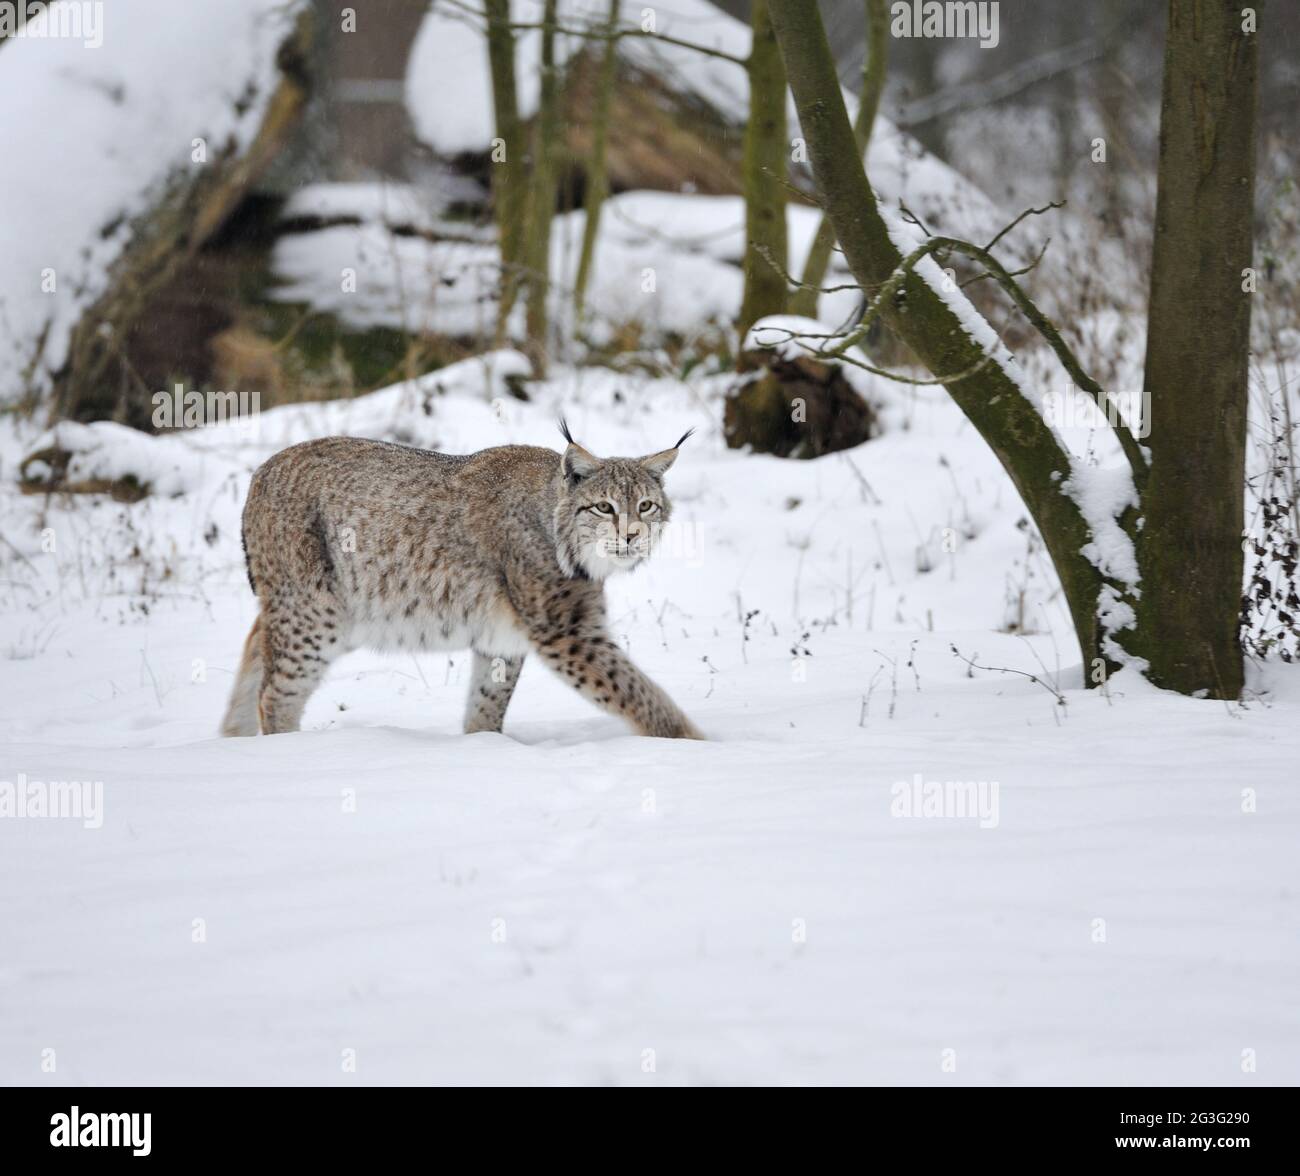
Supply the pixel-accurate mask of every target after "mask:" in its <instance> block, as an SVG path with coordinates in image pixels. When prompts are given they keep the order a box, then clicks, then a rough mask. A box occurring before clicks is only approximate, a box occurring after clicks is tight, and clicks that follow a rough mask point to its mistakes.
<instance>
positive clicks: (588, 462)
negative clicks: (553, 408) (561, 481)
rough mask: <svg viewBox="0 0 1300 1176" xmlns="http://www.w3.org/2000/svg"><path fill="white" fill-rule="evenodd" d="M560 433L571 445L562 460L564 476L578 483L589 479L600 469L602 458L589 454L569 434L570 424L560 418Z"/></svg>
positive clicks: (561, 467) (561, 466) (561, 465)
mask: <svg viewBox="0 0 1300 1176" xmlns="http://www.w3.org/2000/svg"><path fill="white" fill-rule="evenodd" d="M560 432H561V433H563V434H564V439H565V440H566V441H567V442H568V443H569V446H568V448H567V449H566V450H565V451H564V455H563V456H562V457H561V458H560V469H561V470H562V471H563V472H564V476H565V477H566V478H568V479H569V481H570V482H578V481H581V480H582V479H583V478H586V477H589V476H590V475H592V474H594V473H595V472H596V470H597V469H599V468H600V458H598V457H596V456H595V454H592V453H588V452H587V450H585V449H583V447H582V446H581V445H579V444H578V443H577V442H576V441H575V440H574V439H573V434H572V433H570V432H569V425H568V422H566V421H565V419H564V418H563V417H560Z"/></svg>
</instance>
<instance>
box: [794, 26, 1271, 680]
mask: <svg viewBox="0 0 1300 1176" xmlns="http://www.w3.org/2000/svg"><path fill="white" fill-rule="evenodd" d="M769 3H770V8H771V14H772V21H773V25H774V27H775V29H776V33H777V37H778V40H779V42H780V45H781V50H782V54H783V56H784V59H785V64H786V70H787V72H788V74H789V78H790V85H791V89H792V90H793V91H794V96H795V104H796V106H797V107H798V110H799V117H800V122H801V123H802V125H803V129H804V134H805V136H806V137H807V140H808V148H809V155H810V158H811V162H812V166H813V172H814V175H815V177H816V179H817V183H818V186H819V188H820V190H821V193H822V198H823V202H824V207H825V210H826V213H827V215H828V217H829V218H830V220H831V223H832V225H833V227H834V229H835V233H836V236H837V237H838V239H839V241H840V243H841V245H842V247H843V249H844V255H845V260H846V261H847V263H848V266H849V268H850V270H851V271H852V273H853V275H854V278H855V279H856V280H857V281H858V283H859V284H860V285H861V286H862V288H863V289H864V291H866V292H867V294H868V295H872V294H874V293H875V291H877V290H879V288H880V287H881V286H882V284H883V283H884V282H886V281H887V280H888V279H889V278H890V276H891V275H892V274H894V273H895V271H896V270H898V268H899V266H900V262H901V260H902V259H901V257H900V255H899V252H898V250H897V249H896V248H895V246H894V244H893V242H892V240H891V239H890V236H889V233H888V231H887V229H886V226H885V223H884V221H883V220H882V219H881V216H880V211H879V209H878V207H877V205H876V202H875V197H874V194H873V193H872V190H871V186H870V184H869V183H868V182H867V177H866V173H865V171H864V170H863V168H862V165H861V162H860V159H859V157H858V156H857V153H856V151H855V143H854V140H853V131H852V128H851V127H850V126H849V121H848V116H847V113H846V112H845V109H844V104H843V100H842V98H841V96H840V91H839V85H838V82H837V80H836V75H835V66H834V61H833V59H832V57H831V52H830V47H829V45H828V44H827V41H826V34H825V31H824V29H823V27H822V23H821V17H820V14H819V13H818V11H817V8H816V6H815V5H809V4H805V3H804V2H803V0H769ZM1241 21H1242V14H1241V12H1240V10H1239V9H1237V8H1234V7H1233V6H1231V5H1228V4H1226V3H1225V2H1224V0H1170V4H1169V34H1168V35H1169V42H1168V46H1167V49H1166V56H1165V82H1164V101H1163V105H1162V114H1161V150H1160V170H1159V196H1158V200H1157V211H1158V224H1157V231H1156V234H1157V235H1156V247H1155V253H1154V257H1153V266H1152V289H1151V319H1150V324H1149V331H1148V337H1149V343H1148V353H1147V388H1148V390H1149V391H1150V393H1151V408H1152V421H1151V436H1150V438H1149V442H1150V444H1149V451H1150V465H1149V468H1147V467H1143V468H1142V469H1141V471H1140V473H1141V477H1140V478H1139V479H1138V488H1139V494H1140V498H1139V507H1138V509H1137V510H1136V511H1130V512H1128V514H1127V515H1126V516H1125V517H1124V518H1123V519H1121V520H1120V522H1121V524H1122V525H1123V526H1124V528H1125V529H1126V530H1127V532H1128V534H1129V536H1130V538H1133V539H1134V541H1135V548H1136V551H1137V555H1138V567H1139V573H1140V584H1139V588H1140V598H1139V599H1137V600H1136V602H1135V603H1136V612H1135V625H1134V627H1133V628H1131V629H1128V630H1121V631H1120V632H1118V633H1117V634H1115V635H1114V636H1115V637H1116V638H1122V642H1123V647H1122V648H1123V652H1124V653H1130V654H1136V655H1138V656H1140V657H1142V658H1145V659H1146V661H1147V663H1148V669H1149V672H1150V674H1151V677H1152V678H1153V680H1154V681H1155V682H1156V683H1157V684H1158V685H1161V686H1165V687H1168V688H1170V689H1175V690H1179V691H1182V692H1184V693H1198V692H1202V691H1203V692H1205V693H1206V694H1209V695H1212V696H1216V697H1234V696H1235V695H1236V694H1237V693H1238V691H1239V690H1240V687H1241V655H1240V650H1239V648H1238V644H1237V625H1238V616H1239V608H1240V601H1241V592H1242V582H1241V578H1242V563H1241V561H1242V554H1241V548H1240V542H1241V528H1242V498H1243V478H1244V472H1245V471H1244V428H1245V408H1246V389H1247V386H1246V374H1247V372H1246V362H1247V355H1248V352H1247V347H1248V344H1249V315H1250V307H1249V301H1248V297H1249V296H1248V295H1246V294H1244V293H1243V291H1242V289H1241V282H1242V270H1243V269H1245V268H1246V267H1248V266H1249V263H1250V257H1251V216H1252V200H1251V197H1252V190H1253V172H1254V117H1255V103H1256V100H1255V92H1256V49H1255V44H1254V37H1253V35H1250V34H1246V33H1244V32H1243V30H1242V28H1241ZM901 293H902V297H901V299H900V298H894V299H891V300H890V301H889V303H888V304H887V305H886V306H885V307H884V308H883V316H884V318H885V320H886V322H887V323H888V324H889V326H890V327H891V328H892V329H893V330H894V331H895V333H896V334H897V335H898V336H899V337H900V338H901V339H902V340H903V341H904V342H905V343H906V344H907V345H908V346H909V347H910V348H911V349H912V350H913V352H915V353H916V355H917V356H918V358H919V359H920V360H921V362H922V363H923V364H925V365H926V366H927V367H928V368H929V369H930V370H931V371H932V372H935V373H948V372H952V373H968V372H971V370H972V368H975V365H976V364H977V363H978V362H979V360H980V358H981V348H980V346H979V345H978V344H976V343H975V341H974V340H973V339H972V338H971V336H970V334H969V333H968V331H967V329H966V328H965V326H964V325H963V324H962V322H961V320H960V319H959V318H958V316H957V315H956V314H955V313H954V312H953V311H952V310H951V309H950V308H949V306H948V305H947V304H946V303H945V302H944V301H943V300H942V299H941V298H940V297H939V295H938V293H937V292H936V291H935V290H934V289H933V288H931V286H930V285H929V284H928V283H927V282H925V281H924V280H922V279H921V278H919V277H918V276H917V275H916V273H915V272H912V271H909V272H908V274H907V277H906V279H905V281H904V282H903V286H902V291H901ZM948 391H949V393H950V394H951V395H952V397H953V399H954V400H956V402H957V404H958V405H959V406H960V408H961V409H962V411H963V412H964V413H965V414H966V416H967V417H968V418H969V419H970V421H971V423H972V424H974V425H975V427H976V429H977V430H978V431H979V433H980V435H981V436H982V437H983V438H984V440H985V441H986V442H987V443H988V445H989V446H990V448H992V450H993V451H994V453H995V454H996V455H997V457H998V459H999V460H1000V461H1001V463H1002V465H1003V467H1004V468H1005V469H1006V470H1007V473H1008V474H1009V475H1010V477H1011V480H1012V482H1013V483H1014V484H1015V486H1016V489H1017V490H1018V491H1019V492H1020V495H1021V497H1022V498H1023V499H1024V502H1025V505H1026V506H1027V507H1028V508H1029V510H1030V512H1031V514H1032V515H1033V517H1034V521H1035V522H1036V524H1037V526H1038V529H1039V531H1040V532H1041V533H1042V536H1043V540H1044V542H1045V543H1046V545H1047V549H1048V552H1049V554H1050V555H1051V557H1052V561H1053V563H1054V564H1055V566H1056V570H1057V574H1058V575H1059V577H1060V580H1061V586H1062V589H1063V591H1064V593H1065V598H1066V601H1067V603H1068V605H1069V608H1070V612H1071V615H1072V617H1073V619H1074V626H1075V630H1076V633H1077V634H1078V638H1079V645H1080V648H1081V650H1082V653H1083V657H1084V660H1085V665H1088V664H1089V663H1092V664H1096V662H1097V661H1098V660H1100V661H1101V662H1103V663H1105V664H1114V657H1113V656H1112V655H1114V654H1118V653H1120V650H1119V648H1118V647H1117V646H1112V645H1109V644H1104V643H1103V640H1102V638H1103V633H1102V631H1101V626H1100V623H1099V620H1098V604H1099V598H1100V597H1101V596H1102V594H1103V591H1104V590H1106V589H1110V590H1113V591H1114V592H1116V593H1117V594H1118V595H1119V596H1120V598H1122V599H1125V600H1127V601H1130V602H1133V601H1134V598H1135V595H1136V594H1134V593H1132V592H1131V591H1128V590H1127V587H1126V586H1125V585H1123V584H1116V583H1111V582H1108V581H1107V580H1106V578H1105V577H1104V576H1103V575H1102V573H1101V572H1100V571H1099V570H1098V569H1097V568H1096V567H1095V566H1094V565H1093V564H1092V563H1091V562H1090V561H1089V560H1088V559H1087V558H1086V557H1085V556H1084V554H1083V550H1084V548H1085V545H1090V544H1093V543H1095V542H1096V538H1097V537H1096V535H1095V534H1094V533H1093V532H1092V529H1091V527H1090V525H1089V523H1088V521H1087V520H1086V519H1085V518H1084V516H1083V514H1082V512H1081V509H1080V507H1079V505H1078V504H1077V502H1076V501H1075V499H1074V498H1073V497H1072V496H1071V495H1069V494H1066V493H1063V492H1062V487H1063V484H1064V483H1065V481H1066V479H1068V478H1069V476H1070V473H1071V463H1070V459H1069V457H1068V455H1067V454H1066V452H1065V451H1064V449H1063V448H1062V446H1061V445H1060V443H1059V442H1058V441H1057V439H1056V437H1055V435H1054V434H1053V433H1052V431H1051V430H1050V429H1049V428H1048V426H1047V424H1046V423H1045V422H1044V420H1043V418H1042V416H1041V415H1040V413H1039V411H1038V409H1037V408H1036V406H1035V405H1034V404H1033V403H1032V402H1031V400H1030V399H1029V397H1028V396H1026V395H1025V394H1024V393H1023V392H1022V390H1021V389H1020V387H1019V386H1018V385H1017V384H1016V383H1015V382H1014V381H1013V380H1012V379H1011V378H1010V376H1009V375H1008V374H1007V371H1006V370H1005V369H1004V368H1003V367H1002V366H1001V365H999V364H997V363H989V364H987V365H985V366H984V367H982V368H978V369H977V370H974V372H973V374H968V375H966V376H965V378H963V379H960V380H957V381H953V382H950V383H949V384H948ZM1130 448H1131V444H1130ZM1139 460H1140V459H1139ZM1138 517H1140V518H1141V520H1142V521H1141V525H1140V526H1139V525H1138V524H1137V518H1138ZM1086 680H1087V681H1089V682H1095V681H1096V678H1094V677H1093V676H1091V675H1086Z"/></svg>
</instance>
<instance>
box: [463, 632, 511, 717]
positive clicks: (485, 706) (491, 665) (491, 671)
mask: <svg viewBox="0 0 1300 1176" xmlns="http://www.w3.org/2000/svg"><path fill="white" fill-rule="evenodd" d="M523 668H524V659H523V658H522V657H491V656H490V655H488V654H485V653H479V652H478V651H477V650H475V651H474V669H473V672H472V674H471V676H470V684H469V698H468V700H467V701H466V704H465V734H466V735H473V734H474V733H475V732H477V731H500V730H501V724H502V722H503V721H504V720H505V717H506V707H508V706H509V705H510V697H511V695H513V694H514V692H515V686H516V685H517V684H518V682H519V672H520V671H521V670H522V669H523Z"/></svg>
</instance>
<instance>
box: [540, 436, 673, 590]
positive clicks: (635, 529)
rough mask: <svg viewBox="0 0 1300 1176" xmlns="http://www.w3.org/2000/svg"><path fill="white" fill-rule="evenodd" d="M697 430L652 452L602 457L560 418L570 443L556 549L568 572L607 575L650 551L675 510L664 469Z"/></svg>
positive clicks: (559, 498) (564, 458)
mask: <svg viewBox="0 0 1300 1176" xmlns="http://www.w3.org/2000/svg"><path fill="white" fill-rule="evenodd" d="M694 431H695V430H694V429H688V430H687V431H686V432H685V433H684V434H683V435H682V437H681V440H679V441H678V442H677V444H676V445H674V446H673V447H672V448H671V449H664V450H661V451H660V452H659V453H652V454H650V456H649V457H606V458H599V457H596V456H595V455H594V454H591V453H589V452H588V451H587V450H585V449H583V447H582V446H581V445H579V444H578V443H577V442H576V441H574V439H573V437H572V435H571V434H570V433H569V427H568V425H566V424H565V423H564V419H563V418H562V417H561V418H560V432H561V433H563V434H564V439H565V440H566V441H567V442H568V443H569V446H568V448H567V449H566V450H565V451H564V454H563V456H562V457H561V458H560V476H559V493H558V495H557V498H556V504H555V554H556V556H557V557H558V559H559V561H560V567H561V568H562V569H563V571H564V574H565V575H566V576H586V577H588V578H589V579H592V580H603V579H605V578H606V577H607V576H609V575H611V574H612V573H613V572H618V571H631V569H632V568H634V567H636V566H637V564H639V563H640V562H641V561H642V560H643V559H645V558H646V556H648V555H649V554H650V550H651V548H652V547H653V546H654V544H655V542H656V540H657V539H658V538H659V534H660V531H661V530H662V529H663V525H664V524H665V523H666V522H667V521H668V518H669V516H670V515H671V514H672V504H671V503H670V502H669V501H668V495H667V494H666V493H664V474H665V473H666V472H667V470H668V467H669V466H671V465H672V464H673V462H674V461H676V460H677V450H678V448H679V447H680V446H681V443H682V441H685V440H686V438H687V437H689V436H690V435H691V434H692V433H693V432H694Z"/></svg>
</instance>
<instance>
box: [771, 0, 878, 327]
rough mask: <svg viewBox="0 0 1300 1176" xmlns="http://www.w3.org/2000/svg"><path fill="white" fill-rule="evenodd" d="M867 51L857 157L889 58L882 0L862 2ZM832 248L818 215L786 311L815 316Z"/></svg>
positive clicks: (830, 233)
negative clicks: (796, 287)
mask: <svg viewBox="0 0 1300 1176" xmlns="http://www.w3.org/2000/svg"><path fill="white" fill-rule="evenodd" d="M866 25H867V49H866V56H865V57H864V59H863V64H862V93H861V95H859V102H858V117H857V118H856V119H855V120H854V123H853V137H854V139H856V140H857V144H858V154H859V155H864V154H865V153H866V150H867V144H868V143H870V142H871V128H872V127H873V126H874V125H875V121H876V113H877V112H878V111H879V109H880V95H881V93H882V92H883V90H884V88H885V70H886V67H887V63H888V58H889V9H888V7H887V6H886V4H885V0H866ZM834 247H835V230H834V228H832V227H831V222H830V217H828V216H826V215H825V214H823V215H822V218H821V220H820V222H819V223H818V225H817V235H816V236H815V237H813V243H812V246H811V247H810V248H809V250H808V259H807V260H806V261H805V262H804V267H803V277H802V278H801V285H800V287H799V289H798V290H797V291H795V293H794V294H793V295H792V296H791V299H790V310H791V313H793V314H801V315H804V316H806V317H807V318H816V317H817V302H818V297H819V290H818V287H820V286H821V284H822V282H823V281H825V280H826V270H827V269H828V268H829V266H830V262H831V251H832V250H833V249H834Z"/></svg>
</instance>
